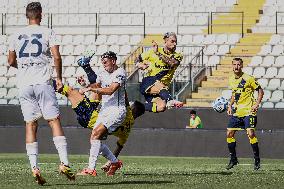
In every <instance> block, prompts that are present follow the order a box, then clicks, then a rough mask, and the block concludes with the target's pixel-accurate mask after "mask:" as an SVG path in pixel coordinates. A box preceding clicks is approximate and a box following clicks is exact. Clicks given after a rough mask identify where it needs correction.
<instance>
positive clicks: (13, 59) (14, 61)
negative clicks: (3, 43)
mask: <svg viewBox="0 0 284 189" xmlns="http://www.w3.org/2000/svg"><path fill="white" fill-rule="evenodd" d="M8 64H9V65H10V66H11V67H14V68H18V64H17V55H16V52H15V51H9V55H8Z"/></svg>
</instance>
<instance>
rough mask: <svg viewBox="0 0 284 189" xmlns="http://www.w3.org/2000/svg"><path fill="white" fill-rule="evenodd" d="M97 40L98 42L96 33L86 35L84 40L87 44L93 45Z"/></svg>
mask: <svg viewBox="0 0 284 189" xmlns="http://www.w3.org/2000/svg"><path fill="white" fill-rule="evenodd" d="M95 42H96V36H95V35H87V36H86V37H85V41H84V44H85V45H92V44H95Z"/></svg>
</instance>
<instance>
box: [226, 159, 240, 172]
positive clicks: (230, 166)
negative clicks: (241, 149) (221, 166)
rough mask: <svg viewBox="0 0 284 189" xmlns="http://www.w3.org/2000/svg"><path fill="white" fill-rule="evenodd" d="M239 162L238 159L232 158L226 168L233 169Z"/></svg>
mask: <svg viewBox="0 0 284 189" xmlns="http://www.w3.org/2000/svg"><path fill="white" fill-rule="evenodd" d="M237 164H239V161H238V159H237V158H236V159H230V161H229V164H228V165H227V167H226V169H227V170H229V169H232V168H233V167H234V166H235V165H237Z"/></svg>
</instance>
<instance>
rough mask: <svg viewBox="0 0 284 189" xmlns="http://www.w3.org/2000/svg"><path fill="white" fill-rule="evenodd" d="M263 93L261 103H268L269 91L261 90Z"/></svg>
mask: <svg viewBox="0 0 284 189" xmlns="http://www.w3.org/2000/svg"><path fill="white" fill-rule="evenodd" d="M263 92H264V95H263V98H262V101H263V102H265V101H268V100H269V99H270V97H271V91H270V90H266V89H265V90H263Z"/></svg>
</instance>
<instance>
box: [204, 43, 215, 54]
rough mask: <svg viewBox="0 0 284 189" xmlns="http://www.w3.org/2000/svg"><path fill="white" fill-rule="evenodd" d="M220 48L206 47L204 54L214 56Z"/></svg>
mask: <svg viewBox="0 0 284 189" xmlns="http://www.w3.org/2000/svg"><path fill="white" fill-rule="evenodd" d="M217 50H218V46H217V45H209V46H207V47H206V49H205V51H204V54H205V55H214V54H216V53H217Z"/></svg>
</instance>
